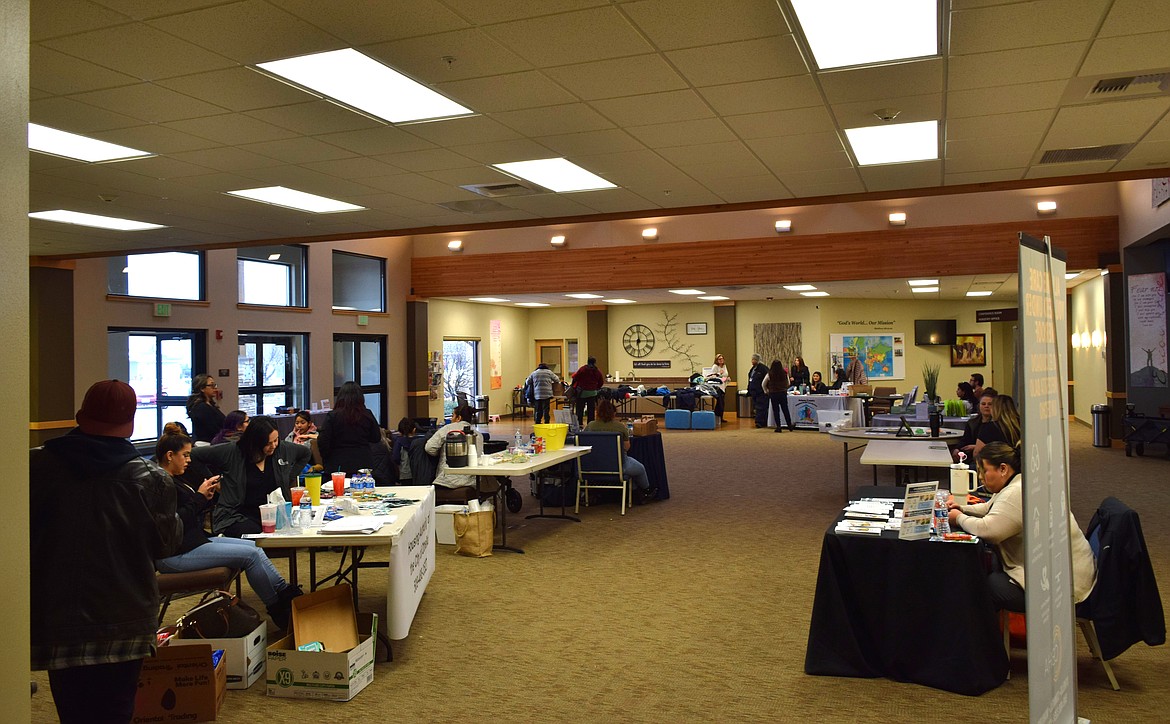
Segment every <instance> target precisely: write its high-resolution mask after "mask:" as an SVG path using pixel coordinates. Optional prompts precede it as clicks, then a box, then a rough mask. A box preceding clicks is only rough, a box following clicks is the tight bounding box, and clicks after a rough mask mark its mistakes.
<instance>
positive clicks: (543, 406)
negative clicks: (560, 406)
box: [524, 362, 561, 425]
mask: <svg viewBox="0 0 1170 724" xmlns="http://www.w3.org/2000/svg"><path fill="white" fill-rule="evenodd" d="M560 381H561V380H560V378H558V377H557V374H556V373H555V372H553V371H552V370H550V369H549V368H548V365H546V364H545V363H544V362H541V363H540V364H538V365H537V366H536V369H535V370H533V371H532V374H530V375H528V379H527V380H525V381H524V386H525V387H527V386H528V385H529V384H531V385H532V400H533V408H535V410H536V424H537V425H539V424H540V423H542V422H544V423H550V422H552V416H551V415H550V414H549V403H551V402H552V397H553V385H555V384H556V383H558V382H560Z"/></svg>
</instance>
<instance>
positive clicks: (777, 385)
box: [768, 359, 788, 390]
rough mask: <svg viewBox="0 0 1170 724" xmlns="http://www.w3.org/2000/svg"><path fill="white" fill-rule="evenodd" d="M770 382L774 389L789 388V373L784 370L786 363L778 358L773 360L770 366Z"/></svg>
mask: <svg viewBox="0 0 1170 724" xmlns="http://www.w3.org/2000/svg"><path fill="white" fill-rule="evenodd" d="M768 382H769V383H770V384H769V385H768V387H771V388H772V389H773V390H787V389H788V373H787V372H785V371H784V363H783V362H781V361H780V360H778V359H774V360H772V366H771V367H769V368H768Z"/></svg>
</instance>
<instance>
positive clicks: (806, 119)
mask: <svg viewBox="0 0 1170 724" xmlns="http://www.w3.org/2000/svg"><path fill="white" fill-rule="evenodd" d="M724 120H726V121H727V124H728V125H729V126H731V127H732V129H734V130H735V132H736V133H737V134H738V135H739V137H740V138H744V139H749V138H769V137H772V136H796V135H801V134H806V133H828V132H831V131H835V127H834V126H833V117H832V116H830V115H829V112H828V111H827V110H826V109H825V107H824V106H814V107H811V108H798V109H796V110H791V111H770V112H768V113H751V114H748V115H744V116H728V117H726V118H725V119H724Z"/></svg>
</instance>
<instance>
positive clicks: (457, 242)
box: [447, 239, 463, 252]
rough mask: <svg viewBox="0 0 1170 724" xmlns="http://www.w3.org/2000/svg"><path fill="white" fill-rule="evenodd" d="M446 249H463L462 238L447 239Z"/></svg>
mask: <svg viewBox="0 0 1170 724" xmlns="http://www.w3.org/2000/svg"><path fill="white" fill-rule="evenodd" d="M447 249H449V250H450V251H456V252H458V251H463V240H462V239H452V240H451V241H448V242H447Z"/></svg>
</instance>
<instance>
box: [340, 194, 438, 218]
mask: <svg viewBox="0 0 1170 724" xmlns="http://www.w3.org/2000/svg"><path fill="white" fill-rule="evenodd" d="M342 200H343V201H348V202H350V203H352V204H358V205H359V206H364V207H366V209H367V211H359V212H355V213H360V214H365V213H369V212H370V211H372V212H375V213H377V212H378V211H379V210H384V209H392V210H393V213H394V214H396V215H401V216H411V215H413V214H414V211H415V210H414V208H413V207H416V206H417V207H419V208H420V209H421V208H426V209H428V210H429V209H431V208H432V206H431V205H430V204H422V203H420V202H418V201H414V200H413V199H408V198H406V197H405V196H399V195H398V194H388V193H385V192H375V193H372V194H361V195H360V196H346V197H345V198H344V199H342ZM383 213H385V212H383Z"/></svg>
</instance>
